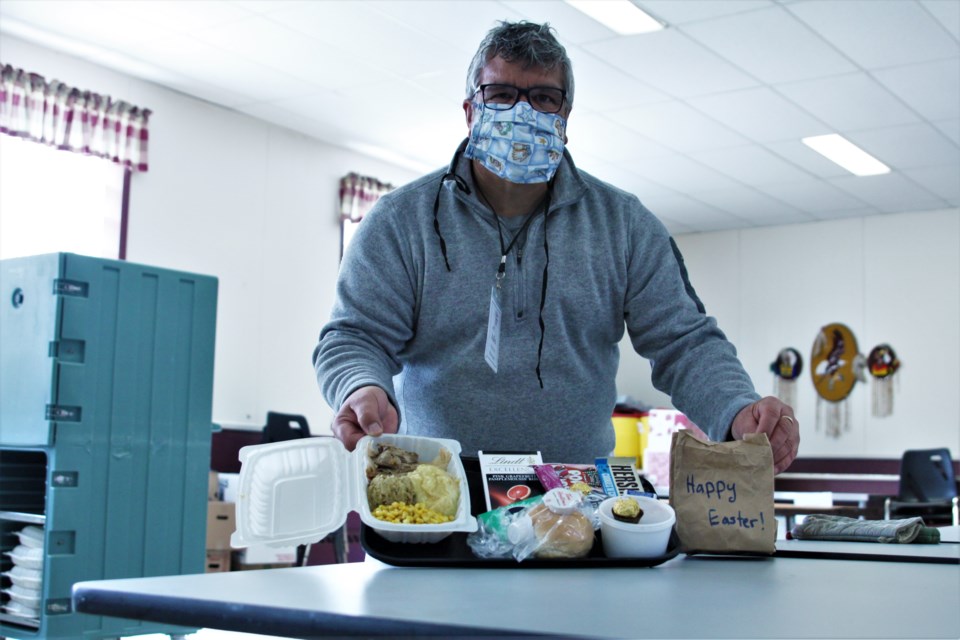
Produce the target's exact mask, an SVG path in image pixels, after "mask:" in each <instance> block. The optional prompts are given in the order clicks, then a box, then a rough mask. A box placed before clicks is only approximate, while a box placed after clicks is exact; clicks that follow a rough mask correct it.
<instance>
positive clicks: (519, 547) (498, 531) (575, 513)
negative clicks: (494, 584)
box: [467, 488, 596, 562]
mask: <svg viewBox="0 0 960 640" xmlns="http://www.w3.org/2000/svg"><path fill="white" fill-rule="evenodd" d="M595 510H596V507H595V506H594V505H593V504H592V503H588V502H585V501H584V500H583V498H582V496H581V495H580V494H578V493H577V492H575V491H571V490H569V489H562V488H560V489H551V490H550V491H548V492H547V493H546V494H544V495H541V496H534V497H532V498H528V499H526V500H521V501H519V502H515V503H513V504H511V505H509V506H506V507H500V508H498V509H494V510H493V511H488V512H487V513H484V514H482V515H480V516H478V518H477V523H478V529H477V531H475V532H473V533H471V534H470V535H468V536H467V544H469V545H470V548H471V549H472V550H473V553H474V554H475V555H476V556H478V557H480V558H509V557H513V558H514V559H515V560H516V561H517V562H522V561H523V560H525V559H526V558H529V557H531V556H533V557H536V558H582V557H584V556H586V555H587V554H588V553H590V550H591V549H592V548H593V543H594V530H595V528H596V527H595V526H594V521H595V519H596V518H595V514H594V512H595Z"/></svg>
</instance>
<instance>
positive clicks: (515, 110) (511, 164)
mask: <svg viewBox="0 0 960 640" xmlns="http://www.w3.org/2000/svg"><path fill="white" fill-rule="evenodd" d="M566 126H567V122H566V120H564V119H563V118H562V117H561V116H560V115H559V114H556V113H540V112H539V111H536V110H535V109H534V108H533V107H531V106H530V105H529V104H527V103H526V102H522V101H521V102H517V104H515V105H513V107H511V108H510V109H505V110H503V111H498V110H494V109H488V108H485V107H483V106H482V105H481V106H480V113H479V115H478V117H477V118H475V119H474V121H473V125H472V126H471V127H470V139H469V140H468V141H467V148H466V149H465V150H464V155H465V156H466V157H468V158H473V159H475V160H477V161H479V162H480V163H481V164H482V165H483V166H484V167H485V168H486V169H488V170H489V171H490V172H492V173H493V174H495V175H497V176H499V177H501V178H503V179H504V180H509V181H510V182H515V183H518V184H532V183H537V182H548V181H549V180H550V179H551V178H552V177H553V174H554V173H556V171H557V167H559V166H560V160H561V159H562V158H563V133H564V130H565V129H566Z"/></svg>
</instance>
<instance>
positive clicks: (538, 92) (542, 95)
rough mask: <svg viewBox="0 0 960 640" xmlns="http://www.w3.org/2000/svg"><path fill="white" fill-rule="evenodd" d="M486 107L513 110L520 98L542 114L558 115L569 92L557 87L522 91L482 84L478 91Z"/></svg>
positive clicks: (497, 109) (511, 86) (506, 86)
mask: <svg viewBox="0 0 960 640" xmlns="http://www.w3.org/2000/svg"><path fill="white" fill-rule="evenodd" d="M477 91H478V92H479V93H480V96H481V97H482V98H483V104H484V106H486V107H489V108H491V109H494V110H496V111H505V110H507V109H512V108H513V105H515V104H517V100H519V99H520V96H525V97H526V98H527V102H528V103H530V106H531V107H533V108H534V109H535V110H536V111H539V112H541V113H557V112H559V111H560V109H561V108H562V107H563V102H564V100H566V99H567V92H566V91H564V90H563V89H557V88H556V87H530V88H529V89H521V88H519V87H515V86H513V85H510V84H482V85H480V87H479V88H478V89H477Z"/></svg>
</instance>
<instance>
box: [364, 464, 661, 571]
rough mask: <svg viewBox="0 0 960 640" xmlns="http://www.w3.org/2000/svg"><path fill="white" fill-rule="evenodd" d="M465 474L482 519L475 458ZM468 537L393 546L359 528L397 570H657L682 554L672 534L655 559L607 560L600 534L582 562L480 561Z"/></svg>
mask: <svg viewBox="0 0 960 640" xmlns="http://www.w3.org/2000/svg"><path fill="white" fill-rule="evenodd" d="M461 459H462V461H463V470H464V472H465V473H466V476H467V485H468V486H469V488H470V511H471V513H473V515H475V516H476V515H479V514H481V513H483V512H484V511H486V501H485V499H484V497H483V483H482V482H483V481H482V478H481V475H480V462H479V460H478V459H477V458H476V457H470V456H462V458H461ZM467 535H468V534H466V533H463V532H454V533H451V534H450V535H449V536H447V537H446V538H444V539H443V540H441V541H440V542H434V543H429V544H414V543H405V542H391V541H389V540H387V539H386V538H384V537H382V536H381V535H379V534H378V533H377V532H376V531H374V530H373V529H372V528H371V527H368V526H367V525H362V526H361V528H360V544H361V545H362V546H363V549H364V551H366V553H367V554H368V555H370V556H371V557H373V558H376V559H377V560H380V561H381V562H385V563H387V564H390V565H394V566H397V567H461V568H476V569H490V568H505V569H544V568H555V569H574V568H584V569H587V568H598V567H604V568H608V567H655V566H657V565H659V564H663V563H664V562H666V561H667V560H670V559H672V558H674V557H676V556H677V554H679V553H680V540H679V538H677V531H676V529H674V530H673V531H672V532H671V533H670V541H669V542H668V543H667V552H666V553H665V554H663V555H662V556H656V557H654V558H608V557H606V556H605V555H604V554H603V543H602V541H601V538H600V536H601V534H600V532H599V531H597V532H596V539H595V540H594V543H593V548H592V549H591V550H590V553H589V554H588V555H587V556H586V557H583V558H560V559H553V560H548V559H537V558H528V559H526V560H524V561H523V562H517V561H516V560H514V559H513V558H479V557H477V556H475V555H474V554H473V550H472V549H470V546H469V545H468V544H467Z"/></svg>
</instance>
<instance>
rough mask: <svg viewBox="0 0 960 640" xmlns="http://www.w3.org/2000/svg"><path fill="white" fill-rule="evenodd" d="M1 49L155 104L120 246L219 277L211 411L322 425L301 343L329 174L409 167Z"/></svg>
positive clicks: (331, 211)
mask: <svg viewBox="0 0 960 640" xmlns="http://www.w3.org/2000/svg"><path fill="white" fill-rule="evenodd" d="M2 59H3V62H4V63H6V64H11V65H13V66H15V67H21V68H23V69H26V70H29V71H32V72H35V73H40V74H41V75H43V76H45V77H46V78H47V79H48V80H50V79H54V78H55V79H58V80H61V81H63V82H66V83H68V84H70V85H73V86H77V87H81V88H84V89H89V90H91V91H96V92H98V93H104V94H108V95H111V96H112V97H114V98H117V99H122V100H126V101H128V102H131V103H133V104H136V105H138V106H142V107H146V108H148V109H151V110H152V111H153V114H152V115H151V117H150V148H149V171H148V172H146V173H143V174H135V175H134V176H133V181H132V185H131V202H130V225H129V235H128V245H127V259H128V260H130V261H132V262H141V263H145V264H151V265H155V266H161V267H168V268H172V269H182V270H186V271H193V272H197V273H204V274H210V275H214V276H217V277H218V278H219V285H220V291H219V299H218V313H217V347H216V363H215V372H214V404H213V419H214V421H215V422H217V423H219V424H222V425H224V426H241V427H242V426H248V427H250V428H260V427H261V426H263V424H264V423H265V418H266V412H267V411H268V410H276V411H284V412H289V413H299V414H303V415H305V416H306V417H307V420H308V422H309V423H310V427H311V431H313V432H314V433H322V432H326V431H327V430H328V429H329V424H330V421H331V419H332V417H333V412H332V411H331V410H330V409H329V407H327V405H326V402H325V401H324V400H323V398H322V396H321V395H320V391H319V389H318V388H317V383H316V379H315V378H314V374H313V368H312V365H311V363H310V355H311V353H312V351H313V347H314V345H315V343H316V339H317V336H318V335H319V331H320V327H321V326H322V324H323V322H324V321H325V320H326V318H327V317H328V315H329V313H330V307H331V305H332V304H333V296H334V285H335V280H336V274H337V268H338V262H339V252H340V227H339V219H338V210H337V197H338V189H339V180H340V178H341V177H342V176H343V175H345V174H347V173H349V172H350V171H357V172H360V173H363V174H367V175H372V176H375V177H377V178H379V179H381V180H384V181H386V182H392V183H394V184H402V183H404V182H407V181H409V180H411V179H413V178H414V177H416V176H415V174H413V173H411V172H409V171H407V170H405V169H402V168H399V167H397V166H394V165H390V164H387V163H384V162H381V161H379V160H376V159H373V158H371V157H368V156H364V155H361V154H357V153H354V152H351V151H348V150H345V149H342V148H339V147H334V146H331V145H327V144H323V143H320V142H318V141H316V140H313V139H310V138H307V137H305V136H302V135H299V134H296V133H292V132H290V131H287V130H285V129H282V128H279V127H275V126H272V125H269V124H266V123H264V122H261V121H259V120H256V119H254V118H250V117H248V116H245V115H242V114H239V113H237V112H234V111H230V110H227V109H223V108H220V107H217V106H214V105H212V104H209V103H206V102H203V101H200V100H196V99H194V98H190V97H187V96H185V95H183V94H180V93H177V92H174V91H170V90H167V89H164V88H161V87H159V86H157V85H154V84H151V83H148V82H143V81H140V80H136V79H133V78H130V77H127V76H124V75H122V74H119V73H114V72H112V71H109V70H106V69H104V68H102V67H99V66H97V65H94V64H91V63H88V62H85V61H83V60H80V59H77V58H74V57H72V56H67V55H62V54H58V53H55V52H53V51H51V50H48V49H45V48H42V47H38V46H35V45H32V44H30V43H26V42H23V41H21V40H17V39H15V38H10V37H8V36H3V45H2Z"/></svg>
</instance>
